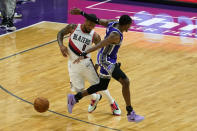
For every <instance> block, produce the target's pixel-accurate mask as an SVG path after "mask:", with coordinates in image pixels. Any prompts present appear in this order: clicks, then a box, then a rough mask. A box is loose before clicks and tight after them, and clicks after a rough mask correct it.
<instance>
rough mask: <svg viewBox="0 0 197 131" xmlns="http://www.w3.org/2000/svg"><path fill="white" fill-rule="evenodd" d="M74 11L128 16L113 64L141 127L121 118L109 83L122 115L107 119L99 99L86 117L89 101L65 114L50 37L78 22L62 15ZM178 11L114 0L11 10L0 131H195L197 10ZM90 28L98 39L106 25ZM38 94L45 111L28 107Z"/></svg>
mask: <svg viewBox="0 0 197 131" xmlns="http://www.w3.org/2000/svg"><path fill="white" fill-rule="evenodd" d="M73 7H79V8H81V9H82V10H85V11H86V12H88V13H95V14H96V15H97V16H98V17H100V18H106V19H114V18H118V17H119V16H120V15H121V14H128V15H130V16H131V17H132V18H133V19H134V23H133V26H132V27H131V29H130V31H129V32H127V33H124V41H123V43H122V46H121V48H120V50H119V54H118V61H119V62H121V63H122V66H121V68H122V70H123V71H125V73H126V74H127V76H128V77H129V79H130V81H131V99H132V105H133V106H134V109H135V110H136V112H137V113H138V114H140V115H143V116H145V120H144V121H143V122H141V123H129V122H128V121H127V118H126V111H125V103H124V100H123V97H122V93H121V85H120V84H119V83H118V82H116V81H115V80H112V81H111V82H110V85H109V91H110V93H111V95H112V96H113V97H114V98H115V99H116V101H117V103H118V104H119V106H120V108H121V110H122V114H121V116H113V115H112V113H111V108H110V106H109V104H108V101H107V99H106V98H105V97H104V98H103V99H102V100H101V101H100V102H99V103H98V106H97V109H96V110H95V111H94V112H93V113H91V114H90V113H88V112H87V109H88V105H89V104H90V97H86V98H84V99H83V100H81V101H80V103H78V104H77V105H76V106H75V108H74V110H73V113H72V114H69V113H68V111H67V94H68V93H73V92H71V90H70V82H69V76H68V70H67V58H65V57H63V56H62V54H61V52H60V50H59V46H58V43H57V40H56V36H57V33H58V31H59V30H60V29H62V28H63V27H65V26H66V25H67V23H82V22H83V20H84V18H83V17H82V16H72V15H70V14H68V10H69V9H71V8H73ZM180 8H183V7H171V6H164V5H162V6H161V5H160V6H158V5H155V4H145V3H137V2H129V1H124V2H119V1H117V0H112V1H110V0H106V1H101V0H94V1H93V0H68V1H65V0H58V1H56V0H42V1H34V2H30V3H26V4H24V5H21V6H20V7H18V8H17V10H18V11H19V12H21V13H22V14H23V18H22V19H21V20H15V24H16V26H17V27H18V30H17V31H16V32H13V33H6V32H5V31H2V30H1V32H0V33H1V35H0V118H1V119H0V131H113V130H115V131H196V129H197V124H196V121H197V117H196V116H197V95H196V92H197V78H196V76H197V39H196V38H197V35H196V32H197V25H196V24H197V12H195V11H192V10H193V9H189V8H184V9H182V10H181V9H180ZM183 10H184V11H183ZM95 31H96V32H97V33H98V34H100V35H101V37H102V38H103V37H104V35H105V28H102V27H100V26H98V27H96V28H95ZM67 43H68V39H67V38H65V40H64V44H65V45H66V44H67ZM95 56H96V52H94V53H92V58H93V61H95ZM88 86H89V84H88V83H86V87H88ZM37 97H45V98H47V99H48V100H49V102H50V108H49V110H48V111H47V112H45V113H38V112H36V111H35V110H34V108H33V105H32V103H33V101H34V99H35V98H37Z"/></svg>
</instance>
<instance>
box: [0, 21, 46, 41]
mask: <svg viewBox="0 0 197 131" xmlns="http://www.w3.org/2000/svg"><path fill="white" fill-rule="evenodd" d="M44 22H45V21H41V22H38V23H35V24H32V25H29V26H26V27H23V28H21V29H18V30H16V31H13V32H9V33H6V34H2V35H0V37H3V36H6V35H9V34H12V33H16V32H18V31H21V30H24V29H27V28H29V27H32V26H35V25H38V24H42V23H44Z"/></svg>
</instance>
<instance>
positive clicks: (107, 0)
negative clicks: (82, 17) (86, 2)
mask: <svg viewBox="0 0 197 131" xmlns="http://www.w3.org/2000/svg"><path fill="white" fill-rule="evenodd" d="M109 1H111V0H106V1H103V2H99V3H97V4H93V5H90V6H88V7H86V8H92V7H94V6H97V5H101V4H103V3H107V2H109Z"/></svg>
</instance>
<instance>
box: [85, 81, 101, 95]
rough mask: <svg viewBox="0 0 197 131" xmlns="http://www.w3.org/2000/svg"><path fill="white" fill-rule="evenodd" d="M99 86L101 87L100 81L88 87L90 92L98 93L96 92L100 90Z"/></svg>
mask: <svg viewBox="0 0 197 131" xmlns="http://www.w3.org/2000/svg"><path fill="white" fill-rule="evenodd" d="M99 87H100V83H98V84H96V85H92V86H91V87H89V88H88V89H87V92H88V94H93V93H96V92H98V91H100V88H99Z"/></svg>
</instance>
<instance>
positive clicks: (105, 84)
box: [87, 78, 110, 94]
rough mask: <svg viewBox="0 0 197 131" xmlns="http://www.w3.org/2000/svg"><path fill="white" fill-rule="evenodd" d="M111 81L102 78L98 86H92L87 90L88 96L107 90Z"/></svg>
mask: <svg viewBox="0 0 197 131" xmlns="http://www.w3.org/2000/svg"><path fill="white" fill-rule="evenodd" d="M109 81H110V79H104V78H100V82H99V83H98V84H96V85H92V86H90V87H89V88H88V89H87V92H88V94H93V93H96V92H98V91H102V90H106V89H107V87H108V85H109Z"/></svg>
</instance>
